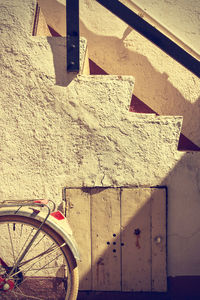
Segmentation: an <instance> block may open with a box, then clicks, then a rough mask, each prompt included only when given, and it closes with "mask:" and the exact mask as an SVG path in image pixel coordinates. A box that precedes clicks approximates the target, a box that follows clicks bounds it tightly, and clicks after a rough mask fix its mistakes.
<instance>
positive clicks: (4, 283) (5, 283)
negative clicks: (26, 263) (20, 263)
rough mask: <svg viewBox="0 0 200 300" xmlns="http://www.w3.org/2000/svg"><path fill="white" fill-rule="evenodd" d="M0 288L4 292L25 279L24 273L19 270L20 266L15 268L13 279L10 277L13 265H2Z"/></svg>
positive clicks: (0, 269)
mask: <svg viewBox="0 0 200 300" xmlns="http://www.w3.org/2000/svg"><path fill="white" fill-rule="evenodd" d="M0 267H1V268H0V290H1V291H3V292H7V291H10V290H12V289H14V288H15V287H16V286H18V285H19V284H20V283H21V282H22V281H23V274H22V272H20V271H19V268H16V270H14V274H15V273H17V274H16V275H13V277H12V279H9V273H10V271H11V270H12V267H7V266H4V267H2V266H0Z"/></svg>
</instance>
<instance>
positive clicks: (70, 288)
mask: <svg viewBox="0 0 200 300" xmlns="http://www.w3.org/2000/svg"><path fill="white" fill-rule="evenodd" d="M40 225H41V222H40V221H38V220H35V219H32V218H29V217H25V216H20V215H3V216H0V232H1V236H2V237H1V240H0V259H1V261H2V262H4V263H5V264H6V265H7V267H5V266H2V263H1V261H0V266H1V269H0V270H1V273H0V278H3V276H4V277H5V276H8V275H7V274H8V273H9V271H8V270H10V269H11V268H12V266H13V265H14V260H16V258H17V257H19V253H20V251H22V248H23V246H20V247H19V245H18V244H19V243H21V242H20V241H21V239H22V245H23V244H24V243H27V240H26V239H27V236H29V238H31V236H33V232H35V230H37V228H38V227H39V226H40ZM16 228H17V229H16ZM22 228H23V229H22ZM11 230H12V232H11ZM22 231H23V232H24V233H26V236H25V240H24V237H22ZM6 232H7V237H6ZM19 233H20V234H21V235H20V234H19ZM28 234H29V235H28ZM17 235H20V236H19V237H18V238H17V237H16V236H17ZM29 238H28V239H29ZM14 243H15V244H14ZM39 243H41V244H40V247H38V245H39ZM5 244H6V245H5ZM45 247H46V248H45ZM40 249H42V250H40ZM33 250H34V251H33ZM40 252H41V253H40ZM52 254H54V256H52V257H53V258H52V259H49V255H52ZM56 255H58V256H56ZM42 260H43V261H44V262H43V264H44V266H43V267H40V265H41V261H42ZM48 261H49V262H48ZM61 261H64V262H65V263H62V265H61ZM30 262H31V264H32V267H33V266H34V268H32V269H31V265H29V264H30ZM39 262H40V263H39ZM59 263H60V265H59ZM37 264H38V265H37ZM24 266H25V267H24ZM46 266H47V267H46ZM8 268H9V269H8ZM27 268H28V269H27ZM37 268H38V269H37ZM50 269H51V272H57V273H56V276H55V274H54V276H49V273H48V272H50V271H49V270H50ZM35 270H36V273H37V276H35ZM47 270H48V271H47ZM56 270H57V271H56ZM66 270H67V276H66ZM31 272H32V273H31ZM61 272H62V273H63V274H64V275H63V278H61V277H60V275H59V276H58V274H60V273H61ZM2 273H3V274H4V275H3V276H2ZM27 273H28V274H32V276H27ZM38 273H39V275H38ZM44 273H45V275H46V274H48V276H44ZM14 274H16V275H12V278H11V281H12V282H13V284H14V287H12V289H11V287H10V289H9V290H7V291H3V290H2V289H1V290H0V296H1V299H22V300H25V299H42V300H45V299H48V300H50V299H52V300H53V299H59V300H61V299H63V300H76V298H77V294H78V284H79V279H78V268H77V264H76V260H75V258H74V256H73V254H72V252H71V250H70V248H69V247H68V245H67V244H66V243H65V241H64V240H63V238H62V237H61V236H60V235H59V234H58V233H57V232H56V231H55V230H53V229H52V228H50V227H49V226H48V225H46V224H44V225H43V226H42V229H41V231H40V233H39V235H38V237H37V239H36V240H35V241H34V243H33V245H32V246H31V248H30V249H29V251H28V253H27V254H26V256H25V257H24V258H23V260H22V261H21V262H20V265H19V268H18V269H17V270H15V273H14ZM19 274H20V276H19ZM41 274H42V275H41ZM33 275H34V276H33ZM44 283H45V284H44ZM41 297H42V298H41Z"/></svg>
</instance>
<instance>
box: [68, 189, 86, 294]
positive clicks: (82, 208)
mask: <svg viewBox="0 0 200 300" xmlns="http://www.w3.org/2000/svg"><path fill="white" fill-rule="evenodd" d="M66 202H67V203H66V206H67V212H68V213H67V215H68V218H69V222H70V225H71V227H72V230H73V234H74V237H75V239H76V242H77V244H78V249H79V251H80V255H81V261H80V262H78V268H79V278H80V279H79V280H80V285H79V289H80V290H91V289H92V281H91V223H90V221H91V218H90V193H86V192H83V191H82V190H81V189H67V190H66Z"/></svg>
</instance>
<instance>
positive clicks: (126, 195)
mask: <svg viewBox="0 0 200 300" xmlns="http://www.w3.org/2000/svg"><path fill="white" fill-rule="evenodd" d="M150 195H151V194H150V190H149V189H123V190H122V195H121V222H122V231H121V236H122V242H123V243H124V246H123V247H122V291H150V290H151V234H150V231H151V228H150V226H151V224H150V214H151V211H150V209H151V207H150Z"/></svg>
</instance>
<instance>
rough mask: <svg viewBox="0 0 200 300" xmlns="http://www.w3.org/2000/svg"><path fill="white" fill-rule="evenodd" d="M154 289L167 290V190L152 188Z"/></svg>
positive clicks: (158, 290)
mask: <svg viewBox="0 0 200 300" xmlns="http://www.w3.org/2000/svg"><path fill="white" fill-rule="evenodd" d="M151 211H152V291H156V292H165V291H167V272H166V190H165V189H152V195H151Z"/></svg>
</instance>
